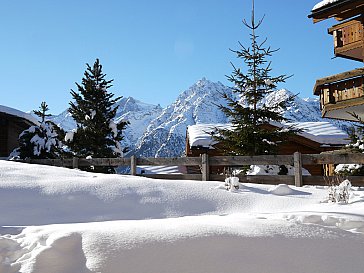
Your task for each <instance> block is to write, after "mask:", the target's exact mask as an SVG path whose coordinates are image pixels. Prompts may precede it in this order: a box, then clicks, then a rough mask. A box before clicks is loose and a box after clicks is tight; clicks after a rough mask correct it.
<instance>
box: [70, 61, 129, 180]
mask: <svg viewBox="0 0 364 273" xmlns="http://www.w3.org/2000/svg"><path fill="white" fill-rule="evenodd" d="M86 65H87V69H86V71H85V73H84V77H83V78H82V83H81V84H78V83H76V85H77V89H78V92H76V91H74V90H71V95H72V97H73V99H74V100H75V101H74V102H70V108H69V112H70V113H71V115H72V117H73V118H74V120H75V121H76V122H77V129H76V131H75V132H74V133H73V135H72V137H68V143H67V144H68V146H69V148H70V150H71V151H72V153H73V154H74V156H77V157H83V158H84V157H88V156H91V157H95V158H115V157H120V156H122V155H123V152H125V151H126V149H122V148H121V145H120V141H122V140H123V136H122V132H123V130H124V129H125V127H126V125H127V124H128V122H125V121H121V122H119V123H118V124H115V123H114V121H113V120H114V118H115V115H116V111H117V107H114V104H115V102H116V101H118V100H119V99H120V98H122V97H117V98H115V99H113V96H114V94H112V93H110V92H108V89H109V88H110V87H111V86H112V85H111V83H112V82H113V80H105V76H106V74H103V73H102V65H101V64H100V62H99V59H96V61H95V63H94V65H93V66H92V67H91V66H90V65H89V64H86ZM68 136H69V135H68ZM88 170H92V169H88ZM94 171H97V172H107V173H112V172H113V168H103V167H99V168H95V169H94Z"/></svg>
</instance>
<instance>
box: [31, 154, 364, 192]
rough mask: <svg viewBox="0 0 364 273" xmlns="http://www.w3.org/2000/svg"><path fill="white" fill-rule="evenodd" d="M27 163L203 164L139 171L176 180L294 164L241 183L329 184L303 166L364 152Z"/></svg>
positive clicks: (359, 157)
mask: <svg viewBox="0 0 364 273" xmlns="http://www.w3.org/2000/svg"><path fill="white" fill-rule="evenodd" d="M25 162H27V163H34V164H44V165H52V166H61V167H71V168H78V167H86V166H115V167H116V166H130V174H131V175H137V166H146V165H148V166H151V165H152V166H199V167H200V169H201V174H138V175H143V176H146V177H151V178H159V179H176V180H185V179H188V180H202V181H207V180H214V181H224V179H225V176H224V175H219V174H211V173H210V168H211V166H222V167H234V166H235V167H237V166H244V165H292V166H294V170H295V172H294V175H274V176H273V175H267V176H265V175H252V176H246V175H239V180H240V181H241V182H252V183H262V184H281V183H284V184H289V185H295V186H303V185H326V184H327V182H328V181H329V180H332V179H334V178H335V177H328V176H326V177H325V176H303V175H302V165H317V164H321V165H322V164H364V154H335V155H333V154H301V153H299V152H296V153H294V154H293V155H262V156H214V157H209V156H208V155H207V154H203V155H202V156H201V157H178V158H137V157H135V156H132V157H131V158H92V159H84V158H70V159H31V160H27V161H25ZM348 179H349V180H350V181H351V183H352V184H353V185H356V186H364V177H360V176H351V177H348Z"/></svg>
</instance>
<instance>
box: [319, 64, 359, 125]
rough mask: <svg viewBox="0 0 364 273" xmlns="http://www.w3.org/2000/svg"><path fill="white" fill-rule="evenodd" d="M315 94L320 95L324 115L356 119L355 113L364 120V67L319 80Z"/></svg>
mask: <svg viewBox="0 0 364 273" xmlns="http://www.w3.org/2000/svg"><path fill="white" fill-rule="evenodd" d="M314 94H315V95H317V96H320V106H321V112H322V117H326V118H334V119H342V120H352V121H355V118H354V117H353V116H352V115H351V114H352V113H355V114H357V115H359V117H361V118H362V119H363V120H364V68H358V69H354V70H351V71H347V72H344V73H340V74H337V75H333V76H329V77H326V78H322V79H319V80H317V81H316V84H315V87H314Z"/></svg>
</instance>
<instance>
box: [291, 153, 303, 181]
mask: <svg viewBox="0 0 364 273" xmlns="http://www.w3.org/2000/svg"><path fill="white" fill-rule="evenodd" d="M293 163H294V184H295V186H296V187H302V186H303V182H302V157H301V153H300V152H295V153H294V154H293Z"/></svg>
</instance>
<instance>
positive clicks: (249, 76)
mask: <svg viewBox="0 0 364 273" xmlns="http://www.w3.org/2000/svg"><path fill="white" fill-rule="evenodd" d="M263 19H264V18H263ZM263 19H261V20H260V21H258V22H256V21H255V18H254V2H253V11H252V18H251V23H250V24H249V23H247V22H246V20H243V23H244V25H245V26H246V27H247V28H249V29H250V30H251V34H250V41H251V43H250V47H245V46H244V45H242V44H241V43H240V42H239V45H240V49H239V50H231V51H232V52H234V53H235V54H236V56H237V58H239V59H243V61H244V64H245V66H246V70H245V71H243V69H240V68H238V67H236V66H234V65H233V64H232V66H233V73H232V75H230V76H227V78H228V80H229V81H230V82H232V83H233V87H232V91H233V94H234V96H229V95H228V94H226V93H225V94H223V98H224V99H225V100H226V101H227V106H224V105H220V109H221V110H222V111H223V112H224V113H225V114H226V115H227V116H228V118H229V119H230V122H231V124H232V127H231V128H229V129H217V132H218V133H217V134H215V135H214V137H215V138H216V139H217V141H218V142H219V144H220V147H221V150H222V151H223V152H224V154H230V155H249V156H252V155H262V154H275V153H276V152H277V143H278V142H281V141H284V140H286V139H287V137H288V136H289V135H291V134H293V133H294V130H293V128H292V127H286V128H285V129H282V128H281V126H280V124H281V123H282V122H284V121H286V119H285V118H284V117H283V114H282V112H283V110H285V109H286V108H287V106H288V104H289V103H290V102H291V101H292V100H293V98H294V97H290V98H289V99H288V100H285V101H281V102H277V103H275V104H274V103H273V104H270V105H267V104H265V103H264V98H265V97H266V96H267V95H268V94H270V93H272V92H273V91H274V90H275V88H276V86H277V84H279V83H282V82H285V80H286V79H287V78H288V77H287V76H286V75H280V76H271V75H270V73H271V70H272V69H271V62H268V61H267V58H268V57H270V56H272V54H273V53H274V52H275V51H277V50H272V49H271V48H270V47H265V42H266V40H264V41H263V42H262V43H258V37H259V36H257V35H256V30H257V29H258V28H259V26H260V25H261V24H262V22H263ZM272 124H276V125H278V127H276V126H272Z"/></svg>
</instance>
